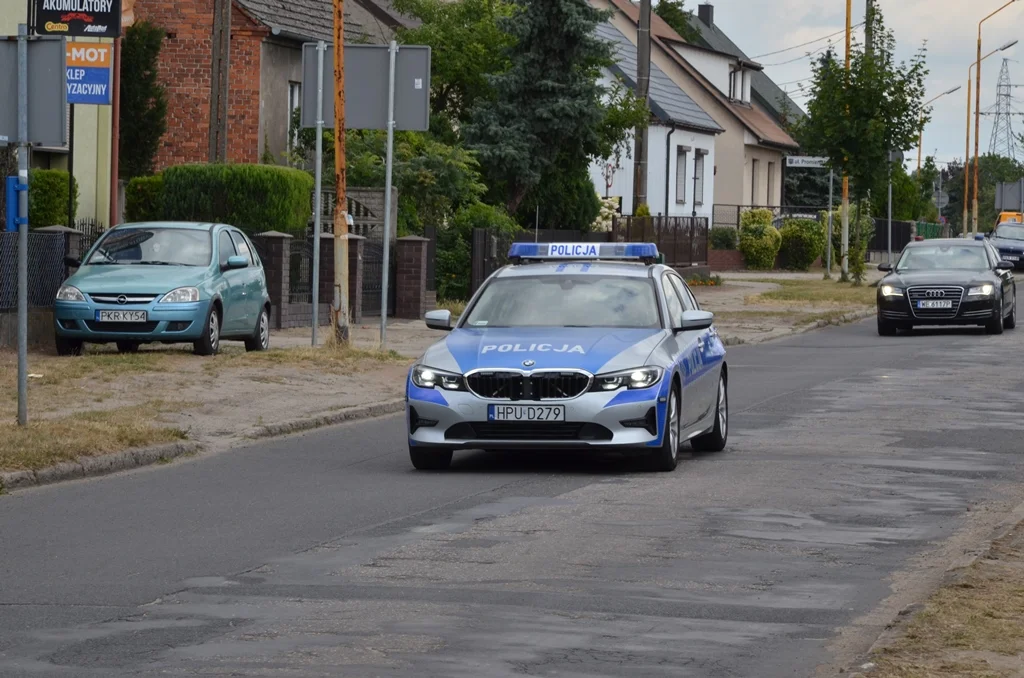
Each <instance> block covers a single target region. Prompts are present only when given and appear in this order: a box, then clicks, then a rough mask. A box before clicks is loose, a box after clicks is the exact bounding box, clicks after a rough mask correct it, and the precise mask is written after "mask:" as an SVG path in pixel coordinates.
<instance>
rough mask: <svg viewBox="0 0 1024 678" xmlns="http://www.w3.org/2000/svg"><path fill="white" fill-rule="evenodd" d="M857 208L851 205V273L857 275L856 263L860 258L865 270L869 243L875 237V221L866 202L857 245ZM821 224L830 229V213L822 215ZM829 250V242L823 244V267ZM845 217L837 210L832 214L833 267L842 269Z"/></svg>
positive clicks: (862, 210) (861, 214)
mask: <svg viewBox="0 0 1024 678" xmlns="http://www.w3.org/2000/svg"><path fill="white" fill-rule="evenodd" d="M856 222H857V206H856V204H851V205H850V272H851V273H854V274H856V272H857V271H856V269H857V268H858V264H857V262H856V261H855V260H856V259H857V258H858V257H859V258H860V262H861V263H860V267H861V268H863V260H864V259H865V257H866V255H867V249H868V243H870V242H871V238H873V237H874V235H875V220H874V219H872V218H871V211H870V210H869V209H868V207H867V201H865V202H864V203H863V204H862V206H861V210H860V243H859V244H858V243H857V223H856ZM821 223H822V224H823V225H824V228H825V229H826V233H827V229H828V212H822V213H821ZM827 248H828V242H827V241H826V242H825V243H823V244H822V248H821V252H822V255H821V265H822V267H823V268H824V266H825V250H826V249H827ZM842 250H843V217H842V210H838V209H837V210H836V211H835V212H833V213H832V266H833V267H837V268H838V267H840V266H841V265H842V261H843V258H842V257H843V254H842Z"/></svg>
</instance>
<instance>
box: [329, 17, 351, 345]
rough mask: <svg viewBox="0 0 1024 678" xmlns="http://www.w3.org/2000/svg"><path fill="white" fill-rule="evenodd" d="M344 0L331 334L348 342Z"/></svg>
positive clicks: (338, 50)
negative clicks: (332, 328) (332, 332)
mask: <svg viewBox="0 0 1024 678" xmlns="http://www.w3.org/2000/svg"><path fill="white" fill-rule="evenodd" d="M347 172H348V166H347V163H346V161H345V0H334V190H335V196H336V198H337V203H336V205H335V209H334V304H333V306H332V307H331V311H332V315H333V317H332V318H331V320H333V323H332V324H333V325H334V338H335V340H336V341H337V342H338V343H339V344H348V343H349V326H348V200H347V198H346V195H345V190H346V182H347Z"/></svg>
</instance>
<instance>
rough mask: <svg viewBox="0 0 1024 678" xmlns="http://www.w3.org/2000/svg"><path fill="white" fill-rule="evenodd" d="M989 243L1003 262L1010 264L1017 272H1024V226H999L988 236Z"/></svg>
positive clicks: (1008, 224)
mask: <svg viewBox="0 0 1024 678" xmlns="http://www.w3.org/2000/svg"><path fill="white" fill-rule="evenodd" d="M989 242H990V243H992V247H995V248H996V251H997V252H999V257H1000V258H1001V259H1002V260H1003V261H1009V262H1012V263H1013V266H1014V268H1016V269H1017V270H1024V224H1015V223H1003V224H999V225H998V226H996V230H994V231H992V233H990V234H989Z"/></svg>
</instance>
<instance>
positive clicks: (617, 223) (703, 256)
mask: <svg viewBox="0 0 1024 678" xmlns="http://www.w3.org/2000/svg"><path fill="white" fill-rule="evenodd" d="M611 239H612V241H618V242H653V243H654V244H656V245H657V246H658V252H660V253H661V254H663V255H665V263H666V264H668V265H669V266H676V267H686V266H697V265H703V264H707V263H708V220H707V218H706V217H618V218H616V219H615V220H613V221H612V232H611Z"/></svg>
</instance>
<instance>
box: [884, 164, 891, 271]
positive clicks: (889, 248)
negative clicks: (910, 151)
mask: <svg viewBox="0 0 1024 678" xmlns="http://www.w3.org/2000/svg"><path fill="white" fill-rule="evenodd" d="M887 249H888V254H886V259H885V262H886V263H887V264H891V263H892V152H891V151H890V153H889V245H888V248H887Z"/></svg>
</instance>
